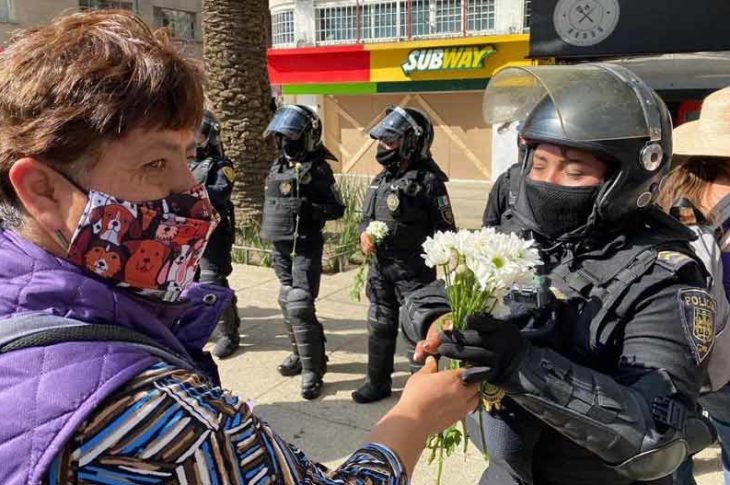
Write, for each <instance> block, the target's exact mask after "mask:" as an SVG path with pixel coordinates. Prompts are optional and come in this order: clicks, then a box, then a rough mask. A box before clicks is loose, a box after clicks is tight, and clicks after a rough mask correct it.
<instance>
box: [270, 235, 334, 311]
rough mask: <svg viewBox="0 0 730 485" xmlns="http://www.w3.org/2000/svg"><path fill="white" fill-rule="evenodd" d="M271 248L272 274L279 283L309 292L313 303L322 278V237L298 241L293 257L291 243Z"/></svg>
mask: <svg viewBox="0 0 730 485" xmlns="http://www.w3.org/2000/svg"><path fill="white" fill-rule="evenodd" d="M273 246H274V249H273V252H274V254H273V256H274V272H275V273H276V277H277V278H279V283H281V285H282V286H291V287H292V288H299V289H302V290H305V291H307V292H309V293H310V294H311V295H312V301H314V300H315V299H316V298H317V295H319V282H320V279H321V277H322V247H323V246H324V241H323V239H322V237H321V236H319V237H314V238H307V239H306V240H299V241H298V242H297V247H296V253H295V254H294V255H292V249H293V246H294V243H293V242H292V241H278V242H275V243H274V244H273Z"/></svg>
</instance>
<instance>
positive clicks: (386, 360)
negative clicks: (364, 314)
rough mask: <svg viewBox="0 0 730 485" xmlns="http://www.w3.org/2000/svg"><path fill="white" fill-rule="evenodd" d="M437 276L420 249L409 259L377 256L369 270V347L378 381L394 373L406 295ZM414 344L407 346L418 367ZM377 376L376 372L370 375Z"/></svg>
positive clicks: (411, 360) (413, 365) (371, 363)
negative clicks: (397, 342)
mask: <svg viewBox="0 0 730 485" xmlns="http://www.w3.org/2000/svg"><path fill="white" fill-rule="evenodd" d="M435 279H436V270H435V269H433V268H429V267H427V266H426V265H425V263H424V261H423V258H421V256H420V252H419V251H414V254H413V256H410V257H407V258H398V259H391V258H388V257H387V256H381V255H380V254H379V255H378V257H377V260H376V262H375V263H374V264H373V265H371V267H370V271H369V272H368V280H367V288H366V293H367V296H368V299H369V300H370V307H369V309H368V335H369V339H370V344H372V345H369V346H368V348H369V349H370V350H369V351H368V354H369V355H368V362H369V363H370V364H369V369H372V371H373V373H375V374H379V377H377V379H378V380H382V379H385V378H386V376H389V375H390V372H392V370H391V369H392V361H393V357H394V354H395V346H396V340H397V338H398V323H399V318H398V317H399V310H400V306H401V305H402V304H403V300H404V299H405V297H406V296H407V295H408V294H409V293H411V292H413V291H416V290H419V289H421V288H423V287H424V286H426V285H428V284H429V283H431V282H432V281H434V280H435ZM413 350H414V348H413V346H412V345H410V344H409V348H408V349H407V354H408V359H409V361H410V362H411V365H412V369H411V370H416V369H417V368H418V366H417V365H416V364H415V363H414V362H413ZM370 377H371V378H376V376H375V375H372V376H370Z"/></svg>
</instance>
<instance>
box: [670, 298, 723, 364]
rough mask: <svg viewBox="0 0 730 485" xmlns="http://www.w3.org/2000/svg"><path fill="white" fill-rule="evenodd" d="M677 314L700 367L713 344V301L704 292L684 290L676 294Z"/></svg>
mask: <svg viewBox="0 0 730 485" xmlns="http://www.w3.org/2000/svg"><path fill="white" fill-rule="evenodd" d="M678 297H679V313H680V315H681V320H682V326H683V327H684V332H685V335H686V336H687V339H688V340H689V344H690V348H691V349H692V356H693V357H694V360H695V363H696V364H697V365H700V364H701V363H702V362H703V361H704V360H705V358H706V357H707V356H708V355H709V353H710V350H712V344H713V343H714V342H715V315H716V313H717V309H716V306H715V300H714V299H713V298H712V296H711V295H710V294H709V293H707V292H706V291H705V290H699V289H686V290H681V291H680V292H679V293H678Z"/></svg>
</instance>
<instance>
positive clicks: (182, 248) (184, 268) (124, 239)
mask: <svg viewBox="0 0 730 485" xmlns="http://www.w3.org/2000/svg"><path fill="white" fill-rule="evenodd" d="M88 197H89V202H88V204H87V205H86V209H85V210H84V213H83V215H82V216H81V220H80V221H79V225H78V228H77V229H76V232H75V233H74V235H73V237H72V238H71V242H70V243H69V245H68V252H67V258H68V260H69V261H71V262H72V263H73V264H75V265H77V266H80V267H82V268H85V269H86V270H88V271H90V272H92V273H93V274H95V275H96V276H97V277H99V278H103V279H105V280H108V281H109V283H110V284H114V285H116V286H119V287H123V288H128V289H130V290H131V291H134V292H136V293H138V294H141V295H144V296H150V297H154V298H157V299H160V300H162V301H167V302H174V301H176V300H178V299H179V298H180V294H181V293H182V292H183V290H185V289H186V288H188V287H189V286H190V284H191V283H192V282H193V278H194V277H195V273H196V271H197V269H198V263H199V262H200V258H201V257H202V255H203V251H204V250H205V247H206V245H207V244H208V239H209V238H210V234H211V233H212V232H213V230H214V229H215V226H216V225H217V223H218V215H217V214H216V212H215V210H214V209H213V206H212V204H211V202H210V200H209V198H208V192H207V191H206V190H205V186H204V185H202V184H200V185H196V186H195V187H193V188H192V189H190V190H188V191H186V192H182V193H177V194H170V195H169V196H168V197H165V198H164V199H160V200H155V201H150V202H127V201H123V200H120V199H117V198H116V197H113V196H111V195H108V194H105V193H102V192H99V191H95V190H91V191H89V192H88Z"/></svg>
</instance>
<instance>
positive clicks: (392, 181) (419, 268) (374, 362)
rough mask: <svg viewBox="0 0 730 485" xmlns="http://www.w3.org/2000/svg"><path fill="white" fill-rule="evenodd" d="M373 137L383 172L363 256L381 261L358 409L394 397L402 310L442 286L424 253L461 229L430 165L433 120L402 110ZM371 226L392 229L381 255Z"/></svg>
mask: <svg viewBox="0 0 730 485" xmlns="http://www.w3.org/2000/svg"><path fill="white" fill-rule="evenodd" d="M370 136H371V137H372V138H373V139H375V140H378V151H377V155H376V158H377V161H378V162H379V163H380V164H381V165H382V166H383V171H382V172H380V173H379V174H378V175H376V177H375V179H373V181H372V183H371V184H370V187H369V188H368V191H367V193H366V194H365V201H364V204H363V219H362V223H361V225H360V233H361V235H360V245H361V249H362V251H363V252H364V253H365V254H369V253H371V252H373V251H375V259H374V262H373V264H372V265H371V267H370V271H369V273H368V281H367V295H368V299H369V300H370V308H369V310H368V376H367V380H366V381H365V383H364V384H363V385H362V386H361V387H360V388H359V389H357V390H356V391H354V392H353V393H352V399H353V400H355V401H356V402H358V403H369V402H374V401H379V400H381V399H384V398H386V397H388V396H390V393H391V377H390V376H391V374H392V372H393V359H394V356H395V347H396V339H397V336H398V315H399V308H400V305H401V304H402V303H403V299H404V298H405V297H406V296H407V295H408V294H410V293H412V292H414V291H416V290H419V289H421V288H423V287H425V286H427V285H429V284H430V283H432V282H433V281H434V280H435V279H436V272H435V270H433V269H431V268H428V267H427V266H426V264H425V262H424V260H423V258H422V257H421V254H422V252H423V250H422V247H421V245H422V244H423V242H424V241H425V240H426V238H427V237H428V236H432V235H433V234H434V232H436V231H451V230H454V229H455V226H454V215H453V212H452V210H451V203H450V201H449V196H448V193H447V192H446V185H444V182H446V181H447V180H448V177H447V176H446V174H445V173H444V172H443V171H442V170H441V169H440V168H439V167H438V165H437V164H436V162H435V161H434V160H433V158H432V157H431V144H432V143H433V136H434V133H433V125H432V124H431V120H429V119H428V117H427V116H426V115H425V114H424V113H422V112H421V111H419V110H417V109H414V108H402V107H395V108H392V109H388V110H386V112H385V114H384V117H383V118H382V120H381V121H380V122H379V123H378V124H377V125H376V126H375V127H374V128H373V129H372V130H371V131H370ZM371 221H382V222H385V223H386V224H387V225H388V229H389V233H388V235H387V236H386V238H385V240H384V241H383V242H381V243H380V244H379V245H378V246H377V247H373V245H372V243H371V242H370V239H369V238H368V236H367V234H366V233H365V230H366V229H367V226H368V224H370V222H371ZM409 354H410V353H409ZM409 358H412V355H409Z"/></svg>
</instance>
